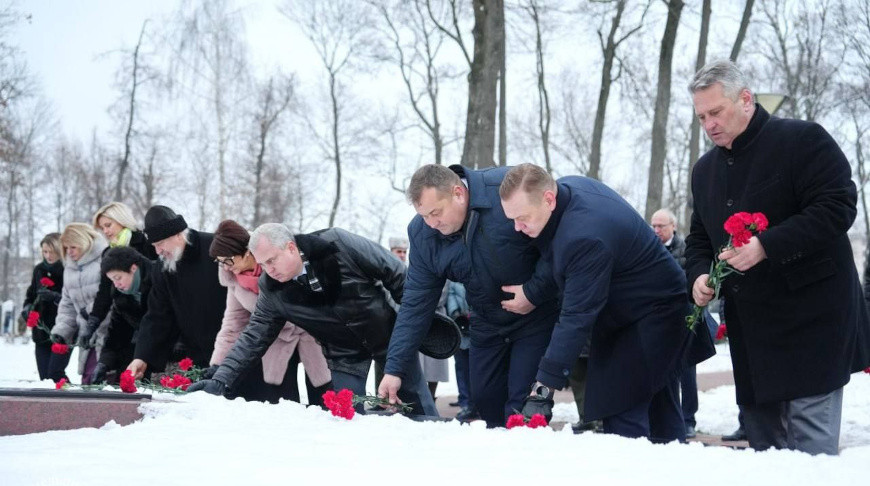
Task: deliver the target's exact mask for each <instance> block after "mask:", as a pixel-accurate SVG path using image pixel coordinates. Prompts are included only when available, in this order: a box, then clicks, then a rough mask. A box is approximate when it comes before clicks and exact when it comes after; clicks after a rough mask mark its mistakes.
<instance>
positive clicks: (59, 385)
mask: <svg viewBox="0 0 870 486" xmlns="http://www.w3.org/2000/svg"><path fill="white" fill-rule="evenodd" d="M68 386H69V381H67V379H66V378H61V379H60V381H59V382H57V383H55V384H54V388H55V389H57V390H62V389H64V388H66V387H68Z"/></svg>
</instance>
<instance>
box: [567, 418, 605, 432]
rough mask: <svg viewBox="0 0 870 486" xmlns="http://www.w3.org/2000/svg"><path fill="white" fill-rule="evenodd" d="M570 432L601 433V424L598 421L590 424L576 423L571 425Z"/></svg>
mask: <svg viewBox="0 0 870 486" xmlns="http://www.w3.org/2000/svg"><path fill="white" fill-rule="evenodd" d="M571 431H572V432H574V433H575V434H582V433H584V432H602V428H601V422H599V421H598V420H593V421H592V422H577V423H576V424H571Z"/></svg>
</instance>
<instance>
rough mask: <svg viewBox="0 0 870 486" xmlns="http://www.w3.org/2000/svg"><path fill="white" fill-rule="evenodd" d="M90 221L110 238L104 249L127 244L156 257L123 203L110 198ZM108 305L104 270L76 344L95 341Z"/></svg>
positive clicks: (109, 298) (88, 344)
mask: <svg viewBox="0 0 870 486" xmlns="http://www.w3.org/2000/svg"><path fill="white" fill-rule="evenodd" d="M93 225H94V228H96V229H97V231H101V232H102V233H103V234H104V235H105V236H106V239H107V240H108V241H109V248H107V249H106V251H109V249H111V248H118V247H126V246H129V247H130V248H133V249H134V250H136V251H137V252H139V253H140V254H142V255H144V256H145V258H147V259H149V260H152V261H153V260H156V259H157V252H156V251H155V250H154V246H153V245H151V244H150V243H148V239H147V238H145V234H144V233H142V231H140V230H138V229H137V226H138V224H137V223H136V219H135V218H134V217H133V213H132V211H130V208H129V207H127V205H126V204H124V203H121V202H110V203H109V204H106V205H105V206H103V207H101V208H100V209H99V210H98V211H97V212H96V214H94V219H93ZM111 307H112V282H111V281H110V280H109V279H108V277H106V276H105V274H104V275H103V277H102V279H101V280H100V289H99V290H98V291H97V297H96V299H95V300H94V307H93V309H91V315H90V317H88V326H87V329H84V330H82V331H81V332H80V333H79V338H78V342H77V343H76V344H77V345H78V346H81V347H83V348H85V349H87V348H89V347H93V346H94V345H96V344H97V343H96V342H95V341H94V342H91V341H92V338H93V334H94V331H95V330H96V329H97V327H98V326H99V325H100V323H101V322H103V319H105V318H106V316H107V315H108V314H109V309H110V308H111Z"/></svg>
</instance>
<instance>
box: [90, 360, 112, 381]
mask: <svg viewBox="0 0 870 486" xmlns="http://www.w3.org/2000/svg"><path fill="white" fill-rule="evenodd" d="M107 371H109V367H108V366H106V364H105V363H97V366H94V374H93V378H91V383H93V384H95V385H96V384H99V383H102V382H104V381H106V372H107Z"/></svg>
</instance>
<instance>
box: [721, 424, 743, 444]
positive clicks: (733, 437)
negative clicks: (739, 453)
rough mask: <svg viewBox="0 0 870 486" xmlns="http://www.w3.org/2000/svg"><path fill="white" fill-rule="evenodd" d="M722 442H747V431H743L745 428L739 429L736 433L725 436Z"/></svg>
mask: <svg viewBox="0 0 870 486" xmlns="http://www.w3.org/2000/svg"><path fill="white" fill-rule="evenodd" d="M722 440H723V441H724V442H734V441H738V440H746V431H745V430H743V427H737V430H735V431H734V432H732V433H730V434H728V435H723V436H722Z"/></svg>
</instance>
